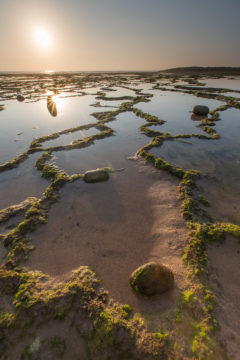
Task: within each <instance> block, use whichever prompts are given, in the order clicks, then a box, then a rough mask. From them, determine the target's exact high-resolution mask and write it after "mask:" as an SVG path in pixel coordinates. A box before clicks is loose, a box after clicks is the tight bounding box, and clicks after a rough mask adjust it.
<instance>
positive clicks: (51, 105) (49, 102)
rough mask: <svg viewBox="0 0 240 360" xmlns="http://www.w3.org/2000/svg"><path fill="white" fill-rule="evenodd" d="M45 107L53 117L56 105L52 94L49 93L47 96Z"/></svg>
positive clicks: (55, 114) (55, 112) (55, 113)
mask: <svg viewBox="0 0 240 360" xmlns="http://www.w3.org/2000/svg"><path fill="white" fill-rule="evenodd" d="M47 109H48V111H49V112H50V114H51V115H52V116H54V117H55V116H57V105H56V103H55V101H54V96H53V95H49V96H48V97H47Z"/></svg>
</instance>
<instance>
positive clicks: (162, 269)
mask: <svg viewBox="0 0 240 360" xmlns="http://www.w3.org/2000/svg"><path fill="white" fill-rule="evenodd" d="M129 282H130V285H131V287H132V288H133V289H134V290H135V291H136V292H138V293H140V294H141V295H143V296H152V295H157V294H161V293H164V292H166V291H168V290H169V289H170V288H171V287H172V286H173V284H174V276H173V272H172V270H170V269H169V268H168V267H167V266H165V265H162V264H160V263H157V262H149V263H147V264H144V265H142V266H140V267H139V268H137V269H136V270H134V271H133V273H132V274H131V276H130V279H129Z"/></svg>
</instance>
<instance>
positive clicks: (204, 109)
mask: <svg viewBox="0 0 240 360" xmlns="http://www.w3.org/2000/svg"><path fill="white" fill-rule="evenodd" d="M192 112H193V113H194V114H195V115H202V116H206V115H207V114H208V113H209V107H208V106H204V105H196V106H194V107H193V109H192Z"/></svg>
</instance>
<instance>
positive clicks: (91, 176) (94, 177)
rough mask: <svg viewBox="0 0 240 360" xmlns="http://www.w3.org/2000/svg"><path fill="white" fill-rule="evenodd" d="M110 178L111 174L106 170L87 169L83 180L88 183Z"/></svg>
mask: <svg viewBox="0 0 240 360" xmlns="http://www.w3.org/2000/svg"><path fill="white" fill-rule="evenodd" d="M108 179H109V174H108V172H107V171H106V170H103V169H96V170H89V171H86V172H85V174H84V175H83V180H84V181H85V182H87V183H93V182H99V181H106V180H108Z"/></svg>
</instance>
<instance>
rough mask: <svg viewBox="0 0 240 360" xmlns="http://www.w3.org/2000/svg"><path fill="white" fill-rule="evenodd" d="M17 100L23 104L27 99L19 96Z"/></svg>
mask: <svg viewBox="0 0 240 360" xmlns="http://www.w3.org/2000/svg"><path fill="white" fill-rule="evenodd" d="M17 100H18V101H20V102H22V101H24V100H25V97H24V96H22V95H17Z"/></svg>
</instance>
